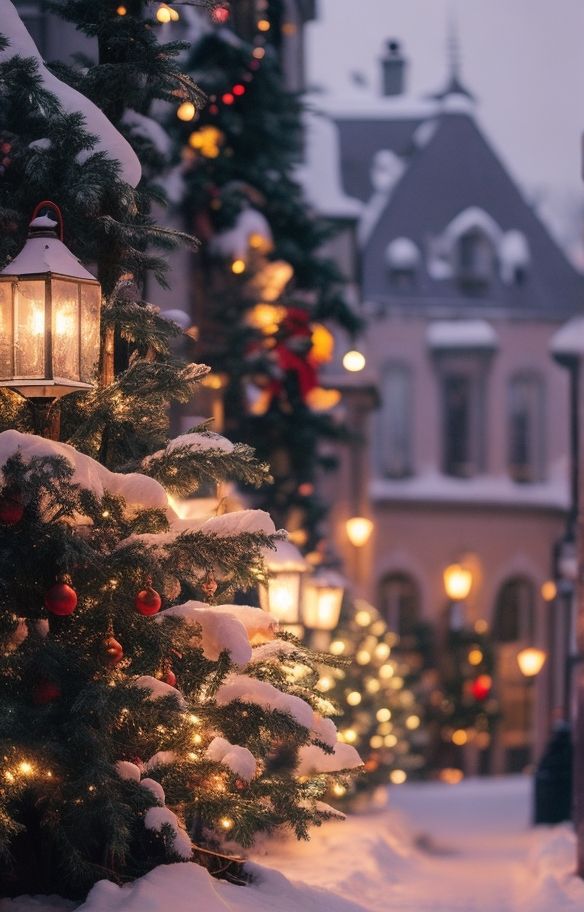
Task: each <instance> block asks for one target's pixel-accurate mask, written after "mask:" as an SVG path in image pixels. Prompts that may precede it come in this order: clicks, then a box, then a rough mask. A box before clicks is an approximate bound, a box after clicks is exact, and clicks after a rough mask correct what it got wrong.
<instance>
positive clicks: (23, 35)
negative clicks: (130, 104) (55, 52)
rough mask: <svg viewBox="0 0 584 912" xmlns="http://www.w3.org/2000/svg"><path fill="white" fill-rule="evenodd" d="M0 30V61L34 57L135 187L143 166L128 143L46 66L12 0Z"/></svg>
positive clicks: (52, 88) (64, 103)
mask: <svg viewBox="0 0 584 912" xmlns="http://www.w3.org/2000/svg"><path fill="white" fill-rule="evenodd" d="M0 32H1V33H2V35H4V36H5V37H6V38H7V39H8V41H9V44H8V46H7V47H6V48H5V49H4V50H2V51H0V63H3V62H5V61H7V60H11V59H12V58H13V57H15V56H17V55H20V56H21V57H29V58H30V57H32V58H34V59H35V60H36V62H37V65H38V71H39V76H40V79H41V82H42V85H43V87H44V88H45V89H46V90H47V91H48V92H51V93H52V94H53V95H55V96H56V97H57V99H58V100H59V102H60V104H61V107H62V108H63V110H64V111H65V112H67V113H70V114H72V113H80V114H82V115H83V117H84V118H85V126H86V128H87V130H88V132H89V133H91V134H93V135H95V136H96V137H97V139H96V143H95V146H94V147H93V150H94V151H99V152H105V153H106V154H107V155H108V156H109V157H110V158H113V159H115V160H117V161H118V162H119V163H120V176H121V177H122V179H123V180H125V181H126V182H127V183H128V184H131V186H132V187H136V186H137V185H138V183H139V182H140V178H141V177H142V168H141V165H140V161H139V159H138V156H137V155H136V153H135V152H134V150H133V149H132V147H131V145H130V144H129V143H128V142H127V140H126V139H124V137H123V136H122V134H121V133H119V132H118V130H116V128H115V127H114V125H113V124H112V123H111V122H110V121H109V120H108V119H107V117H106V116H105V114H104V113H103V111H101V110H100V108H98V107H97V105H95V104H94V103H93V102H92V101H90V100H89V98H86V97H85V95H82V94H81V92H78V91H77V90H76V89H73V88H72V87H71V86H69V85H67V84H66V83H64V82H61V80H60V79H57V77H56V76H55V75H53V73H51V72H50V70H48V69H47V67H46V66H45V62H44V60H43V58H42V57H41V55H40V54H39V52H38V50H37V46H36V44H35V43H34V41H33V39H32V38H31V36H30V35H29V33H28V32H27V30H26V28H25V26H24V24H23V22H22V21H21V19H20V17H19V15H18V12H17V11H16V7H15V6H14V4H13V3H12V2H11V0H3V3H2V21H1V22H0Z"/></svg>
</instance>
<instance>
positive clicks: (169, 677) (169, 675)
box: [163, 668, 176, 687]
mask: <svg viewBox="0 0 584 912" xmlns="http://www.w3.org/2000/svg"><path fill="white" fill-rule="evenodd" d="M163 681H164V683H165V684H170V686H171V687H176V675H175V673H174V671H173V670H172V668H169V669H168V671H167V672H166V674H165V675H164V678H163Z"/></svg>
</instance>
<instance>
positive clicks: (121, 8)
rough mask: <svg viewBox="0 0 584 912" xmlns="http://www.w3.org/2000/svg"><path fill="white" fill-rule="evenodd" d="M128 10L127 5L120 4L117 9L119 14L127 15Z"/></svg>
mask: <svg viewBox="0 0 584 912" xmlns="http://www.w3.org/2000/svg"><path fill="white" fill-rule="evenodd" d="M127 12H128V10H127V9H126V7H125V6H118V8H117V10H116V13H117V14H118V16H125V15H126V13H127Z"/></svg>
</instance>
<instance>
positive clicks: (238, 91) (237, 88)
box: [232, 82, 246, 97]
mask: <svg viewBox="0 0 584 912" xmlns="http://www.w3.org/2000/svg"><path fill="white" fill-rule="evenodd" d="M232 92H233V94H234V95H235V96H237V97H241V96H242V95H245V93H246V88H245V86H244V85H242V84H241V83H240V82H238V83H237V85H234V86H233V89H232Z"/></svg>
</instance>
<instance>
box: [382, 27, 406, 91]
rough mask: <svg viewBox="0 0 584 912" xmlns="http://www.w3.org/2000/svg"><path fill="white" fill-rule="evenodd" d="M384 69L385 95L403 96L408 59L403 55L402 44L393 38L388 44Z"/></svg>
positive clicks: (384, 58)
mask: <svg viewBox="0 0 584 912" xmlns="http://www.w3.org/2000/svg"><path fill="white" fill-rule="evenodd" d="M381 64H382V68H383V94H384V95H385V96H389V95H402V94H403V92H404V89H405V76H406V66H407V62H406V58H405V57H404V56H403V54H402V49H401V44H400V43H399V41H396V39H395V38H392V39H391V40H390V41H388V42H387V49H386V52H385V57H383V59H382V61H381Z"/></svg>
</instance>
